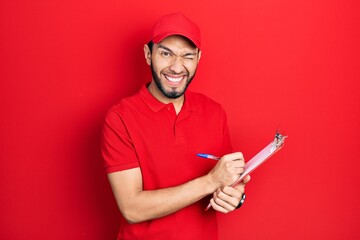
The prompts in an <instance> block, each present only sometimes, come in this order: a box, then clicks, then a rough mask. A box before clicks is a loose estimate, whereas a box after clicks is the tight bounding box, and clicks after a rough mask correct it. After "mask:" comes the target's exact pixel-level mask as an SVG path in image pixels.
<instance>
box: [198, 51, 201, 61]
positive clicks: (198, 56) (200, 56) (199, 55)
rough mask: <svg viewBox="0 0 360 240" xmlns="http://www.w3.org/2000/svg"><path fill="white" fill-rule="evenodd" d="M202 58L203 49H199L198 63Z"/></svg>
mask: <svg viewBox="0 0 360 240" xmlns="http://www.w3.org/2000/svg"><path fill="white" fill-rule="evenodd" d="M200 58H201V51H200V50H199V54H198V63H199V62H200Z"/></svg>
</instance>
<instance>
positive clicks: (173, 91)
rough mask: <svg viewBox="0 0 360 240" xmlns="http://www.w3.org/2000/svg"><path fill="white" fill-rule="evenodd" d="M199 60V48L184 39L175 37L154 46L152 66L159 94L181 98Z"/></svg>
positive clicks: (171, 97)
mask: <svg viewBox="0 0 360 240" xmlns="http://www.w3.org/2000/svg"><path fill="white" fill-rule="evenodd" d="M199 59H200V52H199V50H198V48H196V47H195V46H194V45H193V44H192V43H191V42H190V41H189V40H188V39H186V38H184V37H181V36H177V35H174V36H170V37H167V38H165V39H164V40H163V41H161V42H160V43H158V44H154V46H153V50H152V54H151V61H150V66H151V71H152V76H153V80H154V82H155V83H156V86H157V88H158V92H157V94H160V95H162V97H164V96H165V97H166V98H170V99H176V98H179V97H181V96H182V95H183V94H184V93H185V90H186V89H187V87H188V85H189V84H190V82H191V80H192V79H193V77H194V76H195V73H196V68H197V65H198V62H199Z"/></svg>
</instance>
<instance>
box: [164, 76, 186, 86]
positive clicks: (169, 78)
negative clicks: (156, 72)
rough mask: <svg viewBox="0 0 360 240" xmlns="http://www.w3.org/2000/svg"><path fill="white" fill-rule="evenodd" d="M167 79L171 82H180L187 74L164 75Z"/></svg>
mask: <svg viewBox="0 0 360 240" xmlns="http://www.w3.org/2000/svg"><path fill="white" fill-rule="evenodd" d="M164 76H165V78H166V80H168V81H169V82H170V83H175V84H176V83H180V82H181V81H182V80H183V79H185V77H186V76H185V75H181V76H176V77H175V76H169V75H164Z"/></svg>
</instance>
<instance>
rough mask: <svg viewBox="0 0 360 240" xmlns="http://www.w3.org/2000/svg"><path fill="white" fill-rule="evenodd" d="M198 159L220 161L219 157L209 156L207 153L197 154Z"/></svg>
mask: <svg viewBox="0 0 360 240" xmlns="http://www.w3.org/2000/svg"><path fill="white" fill-rule="evenodd" d="M196 155H197V156H198V157H202V158H209V159H213V160H220V158H219V157H216V156H214V155H211V154H207V153H198V154H196Z"/></svg>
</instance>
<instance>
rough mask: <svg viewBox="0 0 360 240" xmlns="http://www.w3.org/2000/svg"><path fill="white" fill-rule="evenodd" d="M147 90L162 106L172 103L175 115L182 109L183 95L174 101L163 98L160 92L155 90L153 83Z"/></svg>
mask: <svg viewBox="0 0 360 240" xmlns="http://www.w3.org/2000/svg"><path fill="white" fill-rule="evenodd" d="M148 90H149V92H150V93H151V94H152V95H153V96H154V97H155V98H156V99H157V100H159V101H160V102H162V103H164V104H169V103H172V104H173V105H174V108H175V111H176V114H178V113H179V112H180V110H181V108H182V106H183V104H184V99H185V97H184V95H182V96H181V97H179V98H175V99H172V98H168V97H166V96H164V94H162V93H161V92H160V90H159V89H158V88H157V86H156V84H155V83H154V81H152V82H151V83H150V85H149V86H148Z"/></svg>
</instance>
